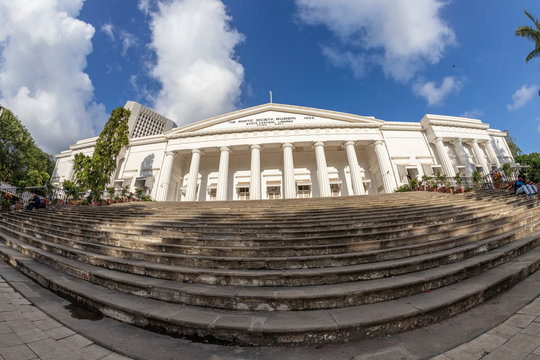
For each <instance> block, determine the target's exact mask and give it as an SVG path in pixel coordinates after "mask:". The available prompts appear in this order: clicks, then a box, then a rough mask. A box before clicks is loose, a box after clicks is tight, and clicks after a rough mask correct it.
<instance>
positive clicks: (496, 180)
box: [493, 171, 504, 189]
mask: <svg viewBox="0 0 540 360" xmlns="http://www.w3.org/2000/svg"><path fill="white" fill-rule="evenodd" d="M493 185H494V186H495V189H502V188H503V187H504V182H503V179H502V175H501V173H500V172H498V171H495V172H494V173H493Z"/></svg>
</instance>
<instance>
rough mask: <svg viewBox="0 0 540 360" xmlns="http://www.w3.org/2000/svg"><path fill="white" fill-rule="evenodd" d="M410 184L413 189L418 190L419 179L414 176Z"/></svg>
mask: <svg viewBox="0 0 540 360" xmlns="http://www.w3.org/2000/svg"><path fill="white" fill-rule="evenodd" d="M409 186H410V187H411V190H413V191H416V190H418V179H417V178H413V179H411V180H409Z"/></svg>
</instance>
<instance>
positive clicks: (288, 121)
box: [168, 103, 384, 135]
mask: <svg viewBox="0 0 540 360" xmlns="http://www.w3.org/2000/svg"><path fill="white" fill-rule="evenodd" d="M347 123H349V124H357V125H362V124H365V125H366V126H369V127H371V126H374V125H375V126H381V125H382V124H383V123H384V121H382V120H378V119H375V118H374V117H369V116H359V115H353V114H347V113H341V112H337V111H330V110H322V109H315V108H308V107H302V106H294V105H282V104H275V103H269V104H263V105H259V106H254V107H251V108H247V109H242V110H238V111H234V112H230V113H227V114H224V115H219V116H216V117H213V118H209V119H206V120H202V121H198V122H196V123H192V124H188V125H185V126H182V127H179V128H176V129H173V130H171V131H170V132H168V135H169V134H170V135H174V134H181V133H198V132H209V131H228V130H234V129H242V130H245V129H246V128H253V129H254V130H261V129H265V128H280V127H291V126H293V127H294V126H310V125H313V126H314V127H316V126H321V125H324V126H331V125H333V124H335V125H343V124H347Z"/></svg>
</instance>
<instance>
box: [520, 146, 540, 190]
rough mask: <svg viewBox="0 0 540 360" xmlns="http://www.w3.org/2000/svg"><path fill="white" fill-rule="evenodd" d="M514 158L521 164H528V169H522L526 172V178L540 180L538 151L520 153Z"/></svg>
mask: <svg viewBox="0 0 540 360" xmlns="http://www.w3.org/2000/svg"><path fill="white" fill-rule="evenodd" d="M515 160H516V162H518V163H520V164H521V165H524V166H525V165H528V166H530V167H529V168H528V169H523V172H524V173H526V174H527V180H530V181H532V182H535V183H537V182H540V153H530V154H522V155H519V156H518V157H516V159H515Z"/></svg>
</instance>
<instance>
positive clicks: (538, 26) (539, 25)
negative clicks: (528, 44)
mask: <svg viewBox="0 0 540 360" xmlns="http://www.w3.org/2000/svg"><path fill="white" fill-rule="evenodd" d="M523 11H525V15H527V17H528V18H529V19H530V20H531V21H532V22H533V24H534V27H532V26H520V27H518V28H517V30H516V32H515V34H516V36H521V37H522V38H525V39H527V40H530V41H532V42H533V43H534V49H533V50H532V51H531V52H530V53H529V54H528V55H527V57H526V58H525V62H529V61H530V60H532V59H534V58H535V57H540V22H539V21H538V19H536V18H535V17H534V16H533V15H531V14H529V13H528V12H527V10H523Z"/></svg>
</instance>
